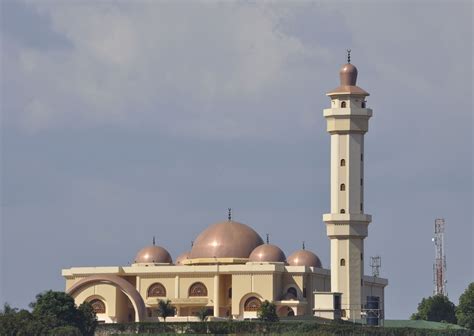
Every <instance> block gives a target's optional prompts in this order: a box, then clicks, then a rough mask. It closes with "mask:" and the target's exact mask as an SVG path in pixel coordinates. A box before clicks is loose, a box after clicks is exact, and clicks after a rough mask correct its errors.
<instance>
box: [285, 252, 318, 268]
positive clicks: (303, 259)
mask: <svg viewBox="0 0 474 336" xmlns="http://www.w3.org/2000/svg"><path fill="white" fill-rule="evenodd" d="M288 264H289V265H290V266H312V267H318V268H322V265H321V260H319V258H318V256H317V255H316V254H314V253H313V252H311V251H308V250H299V251H296V252H294V253H293V254H292V255H290V256H289V257H288Z"/></svg>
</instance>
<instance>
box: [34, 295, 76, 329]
mask: <svg viewBox="0 0 474 336" xmlns="http://www.w3.org/2000/svg"><path fill="white" fill-rule="evenodd" d="M30 307H31V308H33V311H32V313H33V316H35V317H36V318H38V319H43V318H47V319H48V320H49V322H48V323H49V325H50V327H51V328H52V329H53V328H56V327H62V326H67V325H71V326H75V327H79V325H80V324H81V316H80V314H79V312H78V310H77V308H76V304H75V303H74V299H73V298H72V297H71V296H70V295H68V294H66V293H64V292H54V291H52V290H49V291H46V292H43V293H40V294H38V295H36V301H35V302H32V303H31V304H30Z"/></svg>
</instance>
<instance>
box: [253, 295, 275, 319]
mask: <svg viewBox="0 0 474 336" xmlns="http://www.w3.org/2000/svg"><path fill="white" fill-rule="evenodd" d="M257 316H258V318H259V319H260V320H262V321H265V322H277V321H278V315H277V313H276V306H275V304H274V303H271V302H269V301H268V300H265V301H263V302H262V304H261V305H260V308H259V309H258V311H257Z"/></svg>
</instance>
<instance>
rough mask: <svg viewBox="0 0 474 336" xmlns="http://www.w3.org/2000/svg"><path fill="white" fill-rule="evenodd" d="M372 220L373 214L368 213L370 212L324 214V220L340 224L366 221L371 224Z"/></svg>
mask: <svg viewBox="0 0 474 336" xmlns="http://www.w3.org/2000/svg"><path fill="white" fill-rule="evenodd" d="M371 221H372V215H368V214H357V213H355V214H351V213H346V214H341V213H328V214H324V215H323V222H325V223H338V224H350V223H366V224H369V223H370V222H371Z"/></svg>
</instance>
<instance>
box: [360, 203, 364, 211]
mask: <svg viewBox="0 0 474 336" xmlns="http://www.w3.org/2000/svg"><path fill="white" fill-rule="evenodd" d="M360 211H364V203H361V204H360Z"/></svg>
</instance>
